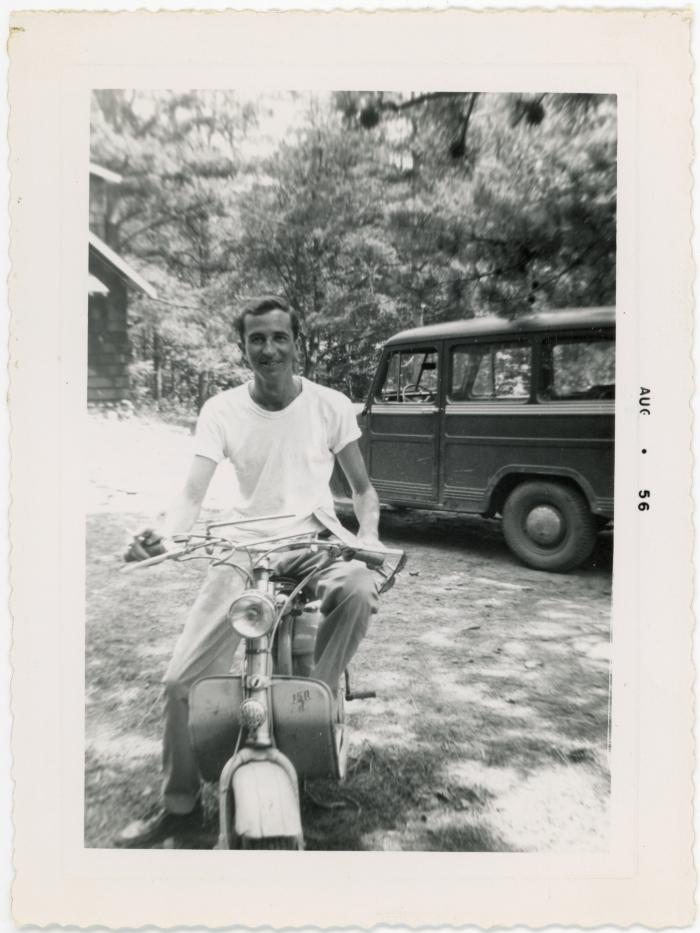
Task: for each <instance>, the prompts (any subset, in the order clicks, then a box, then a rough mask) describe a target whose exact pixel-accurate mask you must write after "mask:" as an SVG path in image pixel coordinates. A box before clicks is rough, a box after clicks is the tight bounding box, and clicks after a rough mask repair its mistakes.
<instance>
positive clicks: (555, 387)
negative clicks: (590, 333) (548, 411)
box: [541, 339, 615, 401]
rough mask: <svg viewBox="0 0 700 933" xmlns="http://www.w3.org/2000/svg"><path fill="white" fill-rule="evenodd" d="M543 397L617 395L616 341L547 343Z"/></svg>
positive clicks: (610, 397)
mask: <svg viewBox="0 0 700 933" xmlns="http://www.w3.org/2000/svg"><path fill="white" fill-rule="evenodd" d="M542 364H543V365H542V377H543V378H542V385H543V390H542V393H541V396H542V398H545V399H550V400H554V401H566V400H568V401H571V400H573V399H614V398H615V342H614V340H611V339H607V340H557V341H551V342H547V343H545V344H544V345H543V352H542Z"/></svg>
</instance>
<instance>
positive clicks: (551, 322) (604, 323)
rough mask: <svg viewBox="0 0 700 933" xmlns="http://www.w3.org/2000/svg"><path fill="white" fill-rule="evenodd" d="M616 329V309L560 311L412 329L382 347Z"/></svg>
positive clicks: (396, 335)
mask: <svg viewBox="0 0 700 933" xmlns="http://www.w3.org/2000/svg"><path fill="white" fill-rule="evenodd" d="M614 326H615V308H614V307H606V308H562V309H561V310H558V311H538V312H536V313H533V314H525V315H523V316H522V317H518V318H515V319H514V320H512V321H511V320H508V319H507V318H503V317H497V316H496V315H495V314H489V315H484V316H482V317H474V318H469V319H467V320H461V321H446V322H444V323H443V324H427V325H425V326H424V327H412V328H411V329H410V330H402V331H401V332H400V333H398V334H394V336H393V337H390V338H389V339H388V340H387V341H386V343H385V344H384V345H385V346H387V347H389V346H393V345H394V344H397V343H407V342H414V341H423V340H444V339H445V338H453V337H485V336H491V335H493V336H501V335H505V334H527V333H534V332H539V331H551V330H578V329H583V330H585V329H589V328H598V327H614Z"/></svg>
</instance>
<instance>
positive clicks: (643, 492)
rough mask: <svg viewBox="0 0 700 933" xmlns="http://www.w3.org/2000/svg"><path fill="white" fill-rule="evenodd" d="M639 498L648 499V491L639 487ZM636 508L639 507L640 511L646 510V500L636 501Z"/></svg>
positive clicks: (647, 507)
mask: <svg viewBox="0 0 700 933" xmlns="http://www.w3.org/2000/svg"><path fill="white" fill-rule="evenodd" d="M639 498H640V499H650V498H651V493H650V492H649V490H648V489H640V490H639ZM637 508H638V509H639V511H640V512H646V511H648V509H649V503H648V502H638V503H637Z"/></svg>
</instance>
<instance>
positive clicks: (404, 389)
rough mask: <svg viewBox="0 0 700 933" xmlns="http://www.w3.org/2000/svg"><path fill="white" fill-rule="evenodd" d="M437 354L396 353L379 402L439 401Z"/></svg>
mask: <svg viewBox="0 0 700 933" xmlns="http://www.w3.org/2000/svg"><path fill="white" fill-rule="evenodd" d="M437 375H438V373H437V351H435V350H432V349H431V350H415V351H408V350H396V351H394V352H393V353H392V354H391V355H390V357H389V362H388V366H387V370H386V376H385V378H384V383H383V385H382V386H381V388H380V389H379V392H378V395H377V398H378V399H379V400H380V401H382V402H398V403H403V404H405V403H407V402H432V401H434V400H435V399H436V398H437V391H438V381H437Z"/></svg>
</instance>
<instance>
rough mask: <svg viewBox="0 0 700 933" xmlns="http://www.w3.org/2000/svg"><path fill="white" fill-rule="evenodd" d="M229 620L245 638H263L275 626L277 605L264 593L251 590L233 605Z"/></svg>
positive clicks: (229, 612)
mask: <svg viewBox="0 0 700 933" xmlns="http://www.w3.org/2000/svg"><path fill="white" fill-rule="evenodd" d="M228 620H229V622H230V623H231V625H232V626H233V628H234V630H235V631H236V632H238V634H239V635H242V636H243V638H261V637H262V636H263V635H266V634H267V633H268V632H269V631H270V629H271V628H272V626H273V625H274V622H275V604H274V603H273V602H272V600H271V599H270V598H269V597H268V596H265V594H264V593H258V592H256V591H255V590H249V591H248V592H247V593H244V594H243V595H242V596H239V597H238V599H236V600H234V602H233V603H232V604H231V608H230V609H229V611H228Z"/></svg>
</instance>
